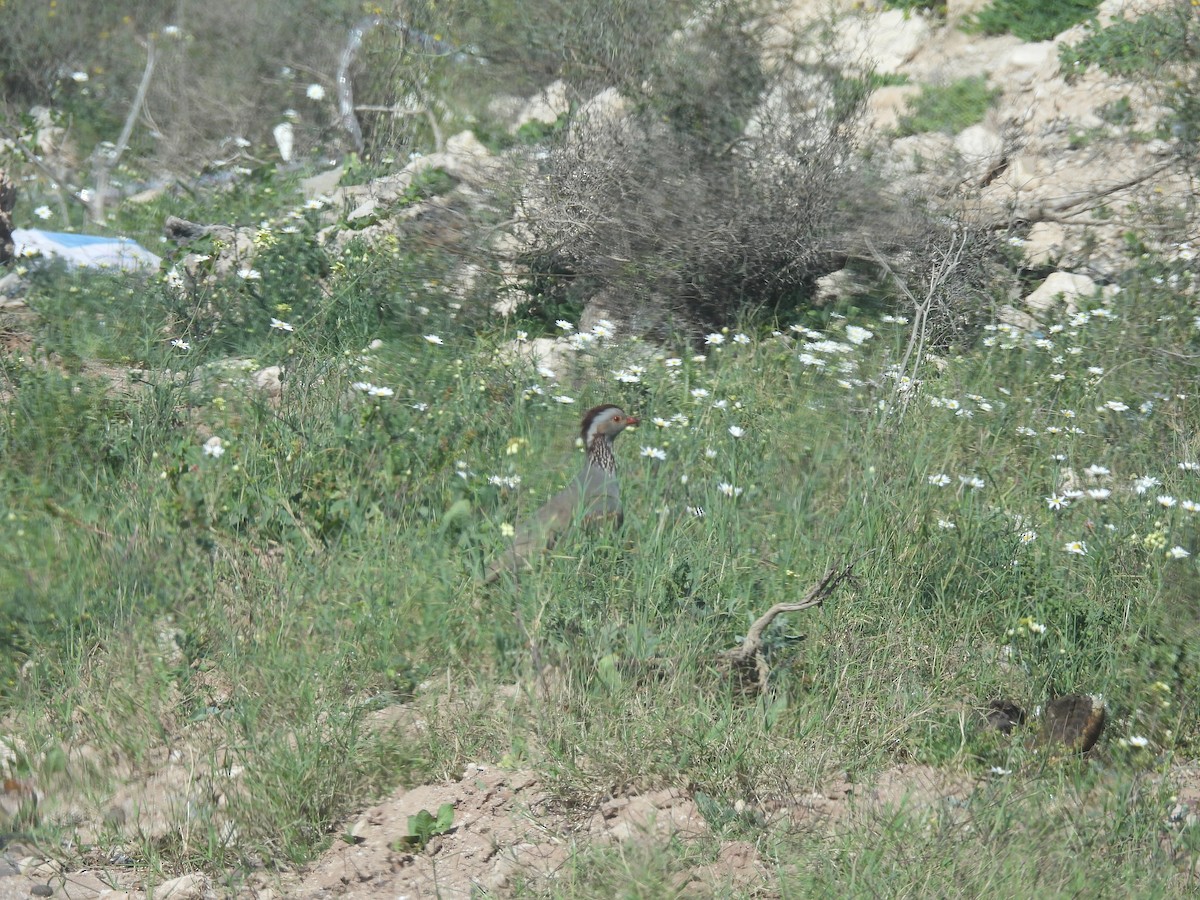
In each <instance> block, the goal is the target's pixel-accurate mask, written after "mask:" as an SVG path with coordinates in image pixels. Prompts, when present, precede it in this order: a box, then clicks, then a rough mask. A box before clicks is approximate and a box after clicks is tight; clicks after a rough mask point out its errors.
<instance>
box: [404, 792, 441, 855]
mask: <svg viewBox="0 0 1200 900" xmlns="http://www.w3.org/2000/svg"><path fill="white" fill-rule="evenodd" d="M453 827H454V804H453V803H443V804H442V805H441V806H439V807H438V811H437V815H436V816H435V815H434V814H433V813H431V812H430V811H429V810H427V809H422V810H421V811H420V812H418V813H417V814H416V815H415V816H409V817H408V833H407V834H405V835H403V836H401V837H400V838H398V839H397V840H396V841H395V843H393V845H392V849H393V850H401V849H415V850H417V852H420V851H422V850H424V849H425V848H426V846H428V844H429V842H430V841H431V840H433V838H435V837H437V836H438V835H442V834H449V833H450V831H451V830H452V829H453Z"/></svg>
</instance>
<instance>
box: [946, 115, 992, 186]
mask: <svg viewBox="0 0 1200 900" xmlns="http://www.w3.org/2000/svg"><path fill="white" fill-rule="evenodd" d="M954 149H955V150H956V151H957V152H958V155H959V156H960V157H962V160H963V162H964V163H965V164H966V165H967V166H968V167H969V168H970V170H971V171H972V172H974V173H975V174H976V176H977V177H979V178H983V177H985V176H987V175H989V174H991V172H993V171H994V170H995V169H996V168H997V167H998V166H999V165H1000V163H1001V162H1003V161H1004V138H1002V137H1000V135H998V134H997V133H996V132H995V131H994V130H993V129H991V128H989V127H988V126H987V125H972V126H970V127H969V128H964V129H963V130H962V131H960V132H959V133H958V136H957V137H956V138H955V139H954Z"/></svg>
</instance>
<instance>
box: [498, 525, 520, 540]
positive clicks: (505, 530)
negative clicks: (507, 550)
mask: <svg viewBox="0 0 1200 900" xmlns="http://www.w3.org/2000/svg"><path fill="white" fill-rule="evenodd" d="M516 533H517V529H515V528H513V527H512V525H510V524H509V523H508V522H505V523H503V524H502V525H501V526H500V534H501V535H502V536H503V537H506V538H510V537H512V536H513V535H515V534H516Z"/></svg>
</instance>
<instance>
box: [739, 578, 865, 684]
mask: <svg viewBox="0 0 1200 900" xmlns="http://www.w3.org/2000/svg"><path fill="white" fill-rule="evenodd" d="M853 569H854V563H852V562H849V563H842V564H839V565H837V566H833V567H832V568H831V569H829V571H827V572H826V573H825V574H824V575H823V576H822V577H821V580H820V581H818V582H817V583H816V584H814V585H813V586H812V587H811V588H810V589H809V591H808V594H807V595H806V596H805V597H804V599H803V600H801V601H800V602H798V603H776V604H775V605H774V606H772V607H771V608H770V609H769V610H767V611H766V612H765V613H763V614H762V615H761V616H759V617H758V618H757V619H756V620H755V621H754V624H753V625H751V626H750V630H749V631H748V632H747V633H746V638H745V640H743V641H742V646H740V647H738V648H737V649H736V650H727V651H725V652H724V653H722V654H721V657H720V659H721V662H722V663H724V664H726V665H728V666H729V667H730V668H731V669H732V670H733V672H734V673H735V674H736V675H737V676H738V677H739V678H740V679H741V682H742V685H743V687H744V688H753V689H755V690H757V691H758V692H760V693H762V692H764V691H766V689H767V680H768V677H769V675H770V667H769V666H768V664H767V659H766V653H765V652H764V651H765V648H764V641H763V635H764V634H765V633H766V631H767V629H768V628H770V627H771V623H772V622H773V621H775V617H776V616H779V615H781V614H783V613H789V612H800V611H801V610H804V609H811V608H812V607H814V606H820V605H821V604H822V603H824V602H825V599H826V598H827V597H829V596H830V595H831V594H832V593H833V592H834V590H835V589H836V588H837V587H838V585H840V584H841V583H842V582H843V581H845V580H847V579H848V578H849V577H850V573H851V572H852V571H853Z"/></svg>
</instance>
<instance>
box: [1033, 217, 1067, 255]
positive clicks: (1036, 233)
mask: <svg viewBox="0 0 1200 900" xmlns="http://www.w3.org/2000/svg"><path fill="white" fill-rule="evenodd" d="M1066 237H1067V232H1066V229H1065V228H1063V226H1062V225H1059V224H1058V223H1057V222H1036V223H1034V225H1033V227H1032V228H1030V229H1029V234H1028V235H1027V236H1026V237H1025V242H1024V244H1022V249H1023V250H1024V251H1025V260H1026V262H1028V263H1029V264H1030V265H1031V266H1045V265H1049V264H1051V263H1053V262H1056V261H1057V260H1059V259H1061V258H1062V255H1063V248H1064V245H1065V243H1066Z"/></svg>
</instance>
